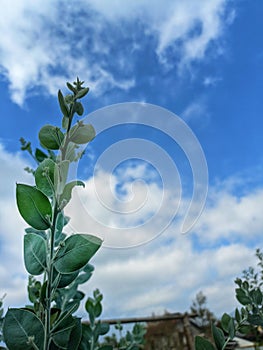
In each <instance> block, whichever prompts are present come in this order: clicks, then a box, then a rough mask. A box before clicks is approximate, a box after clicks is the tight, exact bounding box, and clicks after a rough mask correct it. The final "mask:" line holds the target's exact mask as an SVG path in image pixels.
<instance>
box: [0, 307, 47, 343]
mask: <svg viewBox="0 0 263 350" xmlns="http://www.w3.org/2000/svg"><path fill="white" fill-rule="evenodd" d="M3 335H4V341H5V343H6V345H7V347H8V349H9V350H32V345H30V344H29V339H31V340H32V341H34V343H35V345H36V346H37V348H38V349H39V350H42V349H43V339H44V326H43V324H42V322H41V321H40V319H39V318H38V317H37V316H36V315H35V314H34V313H33V312H30V311H27V310H23V309H9V310H8V311H7V313H6V316H5V320H4V325H3Z"/></svg>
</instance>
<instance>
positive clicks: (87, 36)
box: [0, 0, 233, 105]
mask: <svg viewBox="0 0 263 350" xmlns="http://www.w3.org/2000/svg"><path fill="white" fill-rule="evenodd" d="M227 4H228V1H227V0H214V1H210V0H205V1H203V2H202V6H200V4H199V3H197V2H196V1H194V0H187V1H183V2H182V1H179V0H178V1H172V0H166V1H165V2H160V1H157V0H154V1H152V2H151V5H150V6H149V2H148V1H147V0H142V1H133V2H125V3H124V2H123V1H120V0H116V1H111V2H110V3H109V2H108V1H105V0H103V1H80V2H79V3H78V6H77V7H75V6H73V5H72V4H71V3H65V2H63V1H60V0H56V1H52V0H47V1H45V2H43V1H42V2H40V0H37V1H32V0H30V1H27V0H15V1H12V2H10V1H8V0H2V2H1V8H2V12H3V15H2V20H1V23H0V30H1V42H0V54H1V65H0V72H1V75H2V76H3V77H5V78H6V80H7V81H8V82H9V87H10V92H11V97H12V100H13V101H14V102H15V103H17V104H19V105H22V104H23V102H24V100H25V98H26V97H27V95H28V94H29V95H30V94H34V93H36V88H44V90H45V91H47V92H48V93H51V94H55V93H56V92H57V89H58V88H59V87H61V86H63V85H64V82H65V80H67V79H68V80H72V79H75V77H76V75H79V76H81V77H83V78H84V79H85V80H86V81H87V82H88V83H89V84H90V87H91V88H92V90H93V92H94V93H95V94H96V93H97V94H101V93H104V92H105V91H108V90H109V89H112V88H119V89H122V90H129V89H130V88H131V87H133V86H134V85H135V78H134V76H133V71H134V64H135V63H134V62H133V61H132V59H131V58H130V59H129V60H127V56H129V57H130V55H131V54H132V53H133V52H137V53H138V51H140V50H141V48H142V47H143V45H144V41H143V40H144V39H145V38H149V37H152V38H154V42H155V46H153V50H155V51H156V53H157V54H158V56H159V59H160V60H161V62H166V63H168V64H170V65H171V66H172V67H174V66H175V65H176V64H179V65H180V66H184V65H185V64H188V63H191V62H192V61H193V60H196V59H198V60H199V59H202V58H204V56H205V53H206V50H207V49H208V47H209V45H210V44H211V43H212V42H215V41H216V40H217V39H218V38H220V37H221V35H222V34H223V33H224V27H225V25H229V22H231V21H229V20H228V18H230V17H229V16H230V15H229V16H228V17H227V14H225V13H224V12H225V8H226V7H227ZM231 14H232V15H231V16H232V17H231V18H232V20H233V11H232V12H231ZM138 24H139V26H138ZM131 28H137V30H139V31H140V33H137V32H136V31H135V30H134V29H132V30H131ZM138 28H139V29H138ZM124 42H125V45H124ZM170 49H172V50H173V51H174V52H175V53H176V57H177V59H176V61H175V62H173V61H172V62H168V61H169V60H168V56H167V50H170ZM113 51H114V52H115V53H114V54H113ZM113 63H114V64H113ZM113 67H115V68H113ZM116 70H117V73H118V74H117V75H116Z"/></svg>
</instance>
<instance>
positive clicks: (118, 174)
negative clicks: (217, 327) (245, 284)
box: [0, 0, 263, 317]
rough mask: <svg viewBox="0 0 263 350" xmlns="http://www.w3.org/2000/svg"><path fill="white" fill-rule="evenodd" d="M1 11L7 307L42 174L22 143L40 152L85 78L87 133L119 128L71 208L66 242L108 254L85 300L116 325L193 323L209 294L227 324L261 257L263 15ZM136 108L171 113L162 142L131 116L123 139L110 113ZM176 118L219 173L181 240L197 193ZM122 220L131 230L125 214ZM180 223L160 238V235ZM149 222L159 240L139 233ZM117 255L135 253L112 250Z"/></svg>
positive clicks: (61, 4)
mask: <svg viewBox="0 0 263 350" xmlns="http://www.w3.org/2000/svg"><path fill="white" fill-rule="evenodd" d="M0 3H1V5H2V6H1V8H2V9H3V16H2V19H1V23H0V29H1V33H2V35H1V40H0V96H1V102H0V103H1V104H0V105H1V115H2V119H1V120H2V127H1V129H0V144H1V148H0V158H1V161H2V164H3V166H2V167H1V170H0V171H1V178H2V184H1V185H0V202H1V206H0V219H1V220H0V234H1V236H0V237H1V241H0V242H1V246H0V251H1V256H2V261H3V262H2V266H1V268H0V277H1V281H2V283H1V288H0V292H1V293H2V294H4V293H5V292H7V297H6V303H7V305H10V306H11V305H14V304H15V306H18V305H21V303H22V304H23V303H24V302H25V300H26V293H25V291H26V275H25V272H24V267H23V260H22V238H23V228H24V227H25V224H24V222H23V221H22V219H20V218H19V215H18V213H17V210H16V205H15V199H14V187H15V182H16V181H25V182H28V181H31V182H32V179H30V177H29V176H28V175H27V174H25V173H24V172H23V168H24V166H26V165H28V164H30V162H31V160H30V159H29V158H27V157H26V155H24V154H22V153H21V152H20V151H19V142H18V140H19V138H20V137H21V136H23V137H24V138H26V139H28V140H31V141H32V143H34V144H35V145H37V132H38V130H39V128H40V127H41V126H42V125H44V124H48V123H50V124H55V125H57V124H58V123H60V112H59V108H58V104H57V100H56V94H57V90H58V89H59V88H60V89H62V90H63V91H66V90H65V82H66V81H73V80H74V79H75V77H76V76H79V77H80V78H81V79H83V80H85V81H86V83H87V85H88V86H90V93H89V94H88V96H87V98H86V103H85V111H86V114H89V113H91V112H94V111H95V114H93V117H92V116H91V117H89V116H88V117H87V120H88V119H89V118H90V119H91V120H94V123H95V124H96V125H94V126H95V127H96V126H97V127H96V129H97V131H98V130H100V128H102V129H103V127H102V126H101V125H102V124H101V123H102V120H103V117H104V116H106V120H107V125H108V128H107V130H104V131H103V132H101V133H99V135H98V136H97V138H96V139H95V140H94V141H93V142H92V143H91V144H90V145H89V146H88V147H87V152H86V156H85V157H84V159H83V164H82V166H79V167H78V174H79V176H80V177H82V179H83V180H85V181H86V189H85V191H84V192H82V194H81V193H79V192H78V193H76V198H75V199H74V201H73V203H72V204H71V205H70V206H69V208H68V214H69V215H72V217H73V216H74V218H75V219H72V226H71V227H70V229H69V232H71V231H70V230H71V229H75V228H76V229H77V230H86V229H87V227H88V230H89V231H90V232H93V233H97V232H98V234H100V235H102V236H103V237H104V239H105V242H106V243H107V242H109V244H108V245H109V246H111V248H110V249H109V248H107V247H104V248H103V249H101V251H100V252H99V254H98V256H97V257H96V258H95V259H94V265H95V274H94V276H93V279H92V281H91V282H90V284H89V285H87V287H85V288H86V290H85V291H87V292H88V293H90V292H91V290H92V288H95V287H99V288H100V289H101V291H102V293H103V294H104V296H105V316H108V317H109V316H116V317H117V316H132V315H135V316H136V315H146V314H147V315H150V314H151V313H152V312H156V313H162V312H163V311H164V310H165V309H166V310H169V311H172V312H176V311H186V310H187V309H188V308H189V306H190V304H191V301H192V300H193V298H194V296H195V294H196V293H197V292H198V291H199V290H202V291H203V292H204V293H205V294H206V295H207V297H208V301H209V306H210V308H211V309H212V310H213V311H214V312H216V313H217V314H219V315H220V314H221V313H222V312H224V311H231V310H232V309H233V308H234V307H235V305H236V304H235V299H234V284H233V280H234V278H235V277H236V276H237V275H240V273H241V272H242V270H243V269H244V268H246V267H248V266H249V264H252V263H253V262H254V251H255V249H256V248H257V247H261V245H262V232H263V219H262V201H263V181H262V170H263V169H262V168H263V156H262V149H263V147H262V146H263V138H262V114H263V99H262V90H263V89H262V88H263V74H262V69H263V42H262V35H261V33H262V15H263V3H262V2H261V1H260V0H254V1H245V0H243V1H241V0H240V1H227V0H203V1H202V2H201V3H200V2H196V1H194V0H187V1H184V2H182V1H177V0H176V1H174V0H173V1H172V0H165V1H162V2H160V1H158V0H153V1H152V2H151V5H150V3H149V1H147V0H141V1H134V2H132V3H129V2H127V1H126V2H123V1H121V0H115V1H111V2H109V1H106V0H98V1H89V0H86V1H84V0H82V1H78V3H76V4H73V3H72V2H66V1H59V0H55V1H51V0H50V1H45V2H44V3H43V2H40V1H33V0H28V1H24V0H23V1H21V0H19V1H18V0H17V1H13V2H12V4H11V3H10V2H9V1H7V0H1V1H0ZM129 102H136V103H138V104H141V105H145V106H146V107H147V106H148V107H147V108H151V107H150V105H148V104H153V105H156V108H157V111H160V110H159V109H158V108H160V107H161V108H164V109H165V110H163V112H162V113H161V112H160V117H159V118H160V119H159V121H158V123H159V124H158V125H159V128H157V129H153V128H151V127H150V126H149V125H146V126H142V125H140V118H138V119H137V120H135V122H134V119H133V115H132V113H131V114H130V115H129V114H127V115H126V116H122V115H121V114H119V115H118V123H119V121H123V124H125V125H118V126H116V123H115V122H114V117H113V116H111V114H110V112H113V114H114V112H115V111H116V112H118V113H119V112H120V110H119V109H118V108H119V107H116V108H115V107H108V106H110V105H114V104H119V103H129ZM117 106H118V105H117ZM125 106H126V105H125ZM127 106H129V105H127ZM102 107H106V108H105V109H104V110H100V109H101V108H102ZM146 110H147V109H146ZM149 110H150V109H148V110H147V111H149ZM169 113H172V114H175V115H177V116H178V117H180V118H181V119H182V120H183V121H184V122H185V123H186V125H187V126H188V127H189V128H190V129H191V130H192V132H193V133H194V134H195V135H196V138H197V140H198V142H199V143H198V145H199V144H200V145H201V148H202V149H203V152H204V155H205V159H206V162H207V169H208V173H209V183H208V185H209V187H208V194H207V201H206V206H205V209H204V211H203V213H202V215H201V216H200V218H199V220H198V221H197V223H196V225H195V226H194V227H193V228H192V229H191V230H190V231H189V232H188V234H186V235H182V234H181V233H180V227H181V223H182V220H183V218H184V216H185V211H186V209H187V207H188V206H189V203H190V198H191V192H192V191H193V183H192V182H193V179H194V178H193V175H192V168H191V167H192V166H193V164H189V162H188V161H187V158H186V157H185V154H184V151H185V149H181V148H180V147H181V146H182V145H180V142H179V144H178V143H176V142H174V139H172V138H171V137H167V135H166V134H165V133H164V132H163V130H164V129H163V128H165V127H167V125H168V119H169V115H170V114H169ZM104 114H105V115H104ZM92 118H93V119H92ZM112 118H113V119H112ZM129 118H131V120H130V119H129ZM143 118H144V116H143ZM166 118H168V119H166ZM176 118H177V117H175V119H174V120H177V119H176ZM129 122H133V123H134V124H133V125H132V126H129V125H127V123H129ZM111 123H112V124H111ZM174 123H175V122H172V124H171V125H172V126H173V125H175V124H174ZM111 125H112V128H110V126H111ZM171 130H172V128H171ZM180 130H181V129H180ZM179 134H180V133H178V137H179ZM131 139H132V140H131ZM187 140H188V139H187ZM142 141H143V142H145V144H143V143H140V142H142ZM177 141H178V140H177ZM153 144H154V145H155V146H154V145H153ZM144 145H145V146H144ZM148 146H149V147H153V148H152V149H150V148H149V150H148V148H147V147H148ZM118 147H119V148H118ZM154 147H155V148H154ZM198 147H199V146H198ZM157 149H158V150H157ZM141 150H142V153H140V151H141ZM195 150H196V148H195ZM159 151H160V153H158V152H159ZM121 154H122V155H121ZM120 155H121V156H120ZM153 155H154V156H153ZM195 155H196V153H195ZM103 156H104V158H103ZM126 158H127V159H126ZM125 159H126V160H125ZM155 162H156V164H157V165H156V164H154V163H155ZM173 166H175V167H177V171H178V174H179V177H180V181H181V184H182V188H181V189H179V187H180V186H179V185H180V183H179V182H178V178H177V172H176V169H175V168H174V167H173ZM200 167H201V166H200ZM94 169H95V170H96V171H95V173H93V170H94ZM199 170H200V169H199ZM162 171H163V172H162ZM167 174H168V175H167ZM105 184H106V185H105ZM180 190H181V192H182V193H181V198H179V192H180ZM96 191H97V192H96ZM98 194H99V197H98ZM100 201H101V202H100ZM194 204H195V205H197V206H198V203H194ZM199 204H200V203H199ZM177 205H178V206H179V209H178V215H177V216H176V218H174V217H173V210H174V211H176V210H175V209H176V208H177ZM160 208H161V209H160ZM174 208H175V209H174ZM135 209H136V210H135ZM137 209H138V210H137ZM139 209H140V210H139ZM125 210H126V211H127V212H128V213H129V214H131V216H129V215H126V216H125V215H122V214H123V213H120V212H122V211H125ZM118 211H119V214H120V215H119V214H118ZM134 212H136V213H137V212H138V215H137V214H136V215H137V216H136V215H135V214H134ZM171 217H172V218H173V220H172V224H171V225H170V226H169V227H167V229H166V230H164V232H163V233H162V234H161V235H157V236H158V237H156V236H155V234H156V232H155V231H154V230H155V229H156V227H159V226H158V225H160V227H165V225H166V224H167V222H168V221H169V218H171ZM10 218H12V219H11V220H10ZM155 220H156V221H155ZM145 222H147V225H148V224H149V226H147V225H145V226H143V225H142V227H141V226H140V225H139V226H138V224H140V223H145ZM120 228H121V229H124V228H131V230H128V233H127V234H125V233H124V232H123V231H121V230H120ZM114 229H115V231H116V232H118V233H113V232H115V231H114ZM118 230H119V231H118ZM102 231H103V232H102ZM120 235H122V236H121V237H120ZM108 236H109V237H110V238H109V241H107V239H108V238H107V237H108ZM153 238H155V239H153ZM146 241H150V242H148V243H147V244H139V245H138V242H139V243H144V242H146ZM118 244H119V245H121V246H122V247H130V246H131V245H138V246H137V247H136V248H132V249H131V248H129V249H126V248H123V249H112V247H115V246H118ZM106 245H107V244H106ZM11 267H12V270H11ZM10 270H11V271H12V272H11V278H10ZM22 286H24V288H22ZM116 286H117V287H116ZM222 290H224V295H225V296H226V297H225V298H224V300H223V299H222V298H221V295H222Z"/></svg>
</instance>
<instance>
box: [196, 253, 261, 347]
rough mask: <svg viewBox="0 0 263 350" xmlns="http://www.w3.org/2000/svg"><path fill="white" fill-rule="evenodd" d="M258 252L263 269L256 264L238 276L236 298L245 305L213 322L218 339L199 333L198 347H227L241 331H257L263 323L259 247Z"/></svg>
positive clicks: (213, 329)
mask: <svg viewBox="0 0 263 350" xmlns="http://www.w3.org/2000/svg"><path fill="white" fill-rule="evenodd" d="M256 256H257V257H258V259H259V263H258V266H259V267H260V268H261V271H260V273H258V272H255V269H254V268H251V267H250V268H249V269H248V270H245V271H243V278H242V279H241V278H237V279H236V280H235V283H236V285H237V288H236V289H235V292H236V299H237V300H238V301H239V303H240V304H241V305H242V307H241V309H240V310H239V309H238V308H237V309H236V310H235V314H234V316H230V315H228V314H226V313H225V314H224V315H223V316H222V318H221V322H220V325H221V327H217V326H215V325H214V324H212V326H211V330H212V336H213V340H214V343H212V342H210V341H209V340H207V339H205V338H203V337H200V336H197V337H196V338H195V348H196V350H215V349H216V350H224V349H225V348H226V347H227V345H228V344H229V342H231V341H233V339H234V337H236V336H237V335H240V334H245V335H247V334H255V335H257V329H258V327H263V292H262V289H261V287H262V282H263V255H262V253H261V251H260V250H258V249H257V251H256Z"/></svg>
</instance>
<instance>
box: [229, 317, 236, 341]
mask: <svg viewBox="0 0 263 350" xmlns="http://www.w3.org/2000/svg"><path fill="white" fill-rule="evenodd" d="M228 334H229V337H230V339H231V340H232V339H233V338H234V337H235V335H236V328H235V323H234V320H233V318H231V320H230V321H229V324H228Z"/></svg>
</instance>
